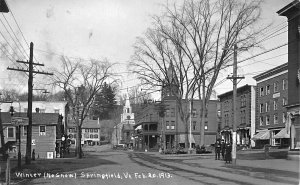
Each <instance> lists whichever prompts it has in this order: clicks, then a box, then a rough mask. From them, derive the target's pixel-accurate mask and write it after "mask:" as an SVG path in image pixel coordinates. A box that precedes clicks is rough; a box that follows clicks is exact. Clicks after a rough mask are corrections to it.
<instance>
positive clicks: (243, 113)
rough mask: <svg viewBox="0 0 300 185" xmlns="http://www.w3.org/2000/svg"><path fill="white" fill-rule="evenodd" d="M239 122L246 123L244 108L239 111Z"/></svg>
mask: <svg viewBox="0 0 300 185" xmlns="http://www.w3.org/2000/svg"><path fill="white" fill-rule="evenodd" d="M241 123H242V124H244V123H246V111H245V110H242V111H241Z"/></svg>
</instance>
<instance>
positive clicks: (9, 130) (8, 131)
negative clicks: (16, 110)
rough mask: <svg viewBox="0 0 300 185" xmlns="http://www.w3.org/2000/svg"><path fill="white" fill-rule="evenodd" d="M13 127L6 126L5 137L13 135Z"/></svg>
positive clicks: (12, 136)
mask: <svg viewBox="0 0 300 185" xmlns="http://www.w3.org/2000/svg"><path fill="white" fill-rule="evenodd" d="M14 130H15V129H14V127H8V128H7V137H8V138H14V137H15V132H14Z"/></svg>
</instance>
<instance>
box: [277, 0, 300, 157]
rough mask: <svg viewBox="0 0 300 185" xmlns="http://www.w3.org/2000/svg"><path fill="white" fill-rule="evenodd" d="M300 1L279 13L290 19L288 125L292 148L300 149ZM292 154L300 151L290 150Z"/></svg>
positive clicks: (287, 6) (290, 4)
mask: <svg viewBox="0 0 300 185" xmlns="http://www.w3.org/2000/svg"><path fill="white" fill-rule="evenodd" d="M299 12H300V1H299V0H294V1H293V2H291V3H289V4H288V5H286V6H285V7H283V8H282V9H280V10H279V11H278V12H277V13H278V14H279V15H280V16H286V17H287V19H288V81H289V84H288V88H289V91H288V104H287V105H286V108H287V112H288V122H287V123H288V127H290V133H289V134H290V138H291V146H290V149H291V150H299V149H300V52H299V50H300V31H299V30H300V29H299V25H300V14H299ZM289 154H291V156H292V155H293V154H297V155H298V156H297V155H296V156H297V157H298V160H299V156H300V153H299V152H293V151H290V152H289Z"/></svg>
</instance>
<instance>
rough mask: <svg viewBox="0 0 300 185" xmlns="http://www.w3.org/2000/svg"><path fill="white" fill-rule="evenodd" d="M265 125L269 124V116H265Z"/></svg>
mask: <svg viewBox="0 0 300 185" xmlns="http://www.w3.org/2000/svg"><path fill="white" fill-rule="evenodd" d="M266 125H270V116H269V115H268V116H266Z"/></svg>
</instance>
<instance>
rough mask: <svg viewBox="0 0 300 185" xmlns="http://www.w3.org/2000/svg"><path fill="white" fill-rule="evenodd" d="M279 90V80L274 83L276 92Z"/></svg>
mask: <svg viewBox="0 0 300 185" xmlns="http://www.w3.org/2000/svg"><path fill="white" fill-rule="evenodd" d="M276 92H278V82H275V83H274V93H276Z"/></svg>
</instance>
